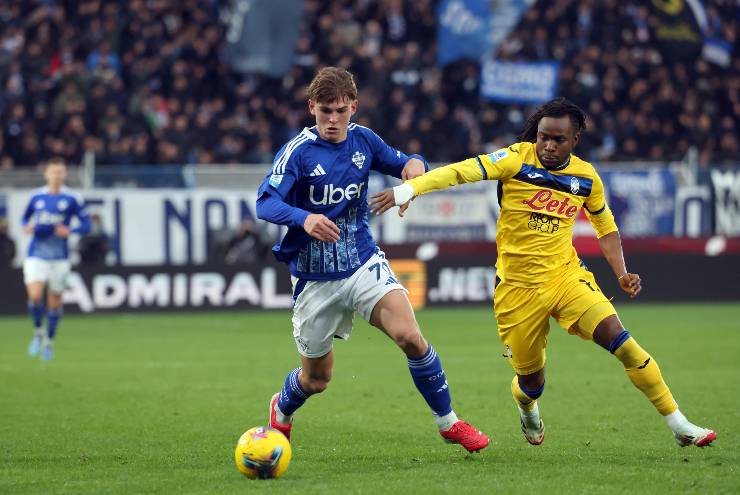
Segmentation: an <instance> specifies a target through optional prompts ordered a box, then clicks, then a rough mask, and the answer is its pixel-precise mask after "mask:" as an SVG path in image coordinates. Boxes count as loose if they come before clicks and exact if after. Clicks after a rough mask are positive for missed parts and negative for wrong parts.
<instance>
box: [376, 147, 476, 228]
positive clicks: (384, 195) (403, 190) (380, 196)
mask: <svg viewBox="0 0 740 495" xmlns="http://www.w3.org/2000/svg"><path fill="white" fill-rule="evenodd" d="M404 170H405V169H404ZM486 178H488V177H487V174H486V170H485V168H484V167H483V165H482V164H481V161H480V158H477V157H476V158H470V159H468V160H464V161H462V162H457V163H453V164H450V165H447V166H445V167H440V168H438V169H436V170H432V171H431V172H427V173H426V174H424V175H421V176H419V177H416V178H413V177H409V179H410V180H409V181H407V182H404V183H403V184H401V185H400V186H396V187H394V188H392V189H386V190H385V191H382V192H379V193H376V194H374V195H373V196H372V197H371V198H370V211H371V212H372V213H375V214H376V215H381V214H382V213H384V212H386V211H388V210H389V209H391V208H392V207H394V206H401V209H400V210H399V212H398V214H399V215H400V216H403V213H404V212H405V211H406V209H407V208H408V206H409V201H411V200H412V199H413V198H414V197H416V196H419V195H421V194H425V193H428V192H431V191H437V190H440V189H447V188H448V187H453V186H456V185H458V184H465V183H468V182H477V181H479V180H483V179H486Z"/></svg>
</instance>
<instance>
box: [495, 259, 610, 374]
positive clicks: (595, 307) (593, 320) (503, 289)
mask: <svg viewBox="0 0 740 495" xmlns="http://www.w3.org/2000/svg"><path fill="white" fill-rule="evenodd" d="M571 264H572V265H573V266H568V267H566V270H565V271H564V272H563V274H561V275H559V276H558V277H556V278H554V279H552V280H550V281H548V282H546V283H545V284H543V285H541V286H540V287H536V288H529V289H527V288H522V287H515V286H513V285H511V284H508V283H506V282H501V283H499V284H498V285H497V286H496V289H495V291H494V296H493V301H494V303H493V304H494V311H495V313H496V323H497V324H498V335H499V338H500V339H501V342H502V343H503V344H504V351H505V354H504V356H505V357H507V358H508V360H509V363H510V364H511V366H512V367H513V368H514V370H515V371H516V373H517V374H519V375H530V374H532V373H535V372H537V371H539V370H541V369H542V368H543V367H544V366H545V347H546V346H547V334H548V333H549V332H550V323H549V319H550V316H552V317H553V318H555V320H557V322H558V323H559V324H560V326H562V327H563V328H566V329H568V332H569V333H571V334H575V335H578V336H579V337H581V338H583V339H586V340H592V339H593V333H594V330H595V329H596V326H597V325H598V324H599V323H601V321H602V320H603V319H604V318H606V317H607V316H610V315H613V314H616V313H617V312H616V310H615V309H614V306H612V304H611V303H610V302H609V300H608V299H607V298H606V296H604V294H603V293H602V292H601V289H600V288H599V286H598V285H597V284H596V280H595V279H594V276H593V274H592V273H591V272H590V271H588V270H587V269H586V268H585V267H584V266H583V265H579V264H578V262H576V261H574V262H571Z"/></svg>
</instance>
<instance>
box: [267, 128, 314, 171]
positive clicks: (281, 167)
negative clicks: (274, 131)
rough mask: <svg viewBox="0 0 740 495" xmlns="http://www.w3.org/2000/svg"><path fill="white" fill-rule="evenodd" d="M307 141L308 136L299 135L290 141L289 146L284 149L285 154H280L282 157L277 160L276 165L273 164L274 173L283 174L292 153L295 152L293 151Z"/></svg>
mask: <svg viewBox="0 0 740 495" xmlns="http://www.w3.org/2000/svg"><path fill="white" fill-rule="evenodd" d="M306 141H308V138H307V137H304V136H299V137H298V138H296V139H294V140H293V141H291V142H290V143H288V146H286V147H285V151H283V154H282V155H280V158H278V159H277V160H275V165H273V167H272V173H273V174H277V175H280V174H283V173H284V172H285V164H286V163H288V159H289V158H290V155H291V154H293V151H294V150H295V149H296V148H297V147H298V146H299V145H301V144H303V143H305V142H306Z"/></svg>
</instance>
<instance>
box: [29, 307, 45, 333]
mask: <svg viewBox="0 0 740 495" xmlns="http://www.w3.org/2000/svg"><path fill="white" fill-rule="evenodd" d="M28 314H29V315H31V319H32V320H33V327H34V328H35V329H36V330H38V329H39V328H41V323H42V321H43V320H44V305H43V304H41V303H38V304H37V303H31V302H29V303H28Z"/></svg>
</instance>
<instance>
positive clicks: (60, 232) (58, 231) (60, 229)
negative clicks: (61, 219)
mask: <svg viewBox="0 0 740 495" xmlns="http://www.w3.org/2000/svg"><path fill="white" fill-rule="evenodd" d="M70 232H71V231H70V230H69V227H67V226H66V225H63V224H61V223H60V224H57V225H55V226H54V235H55V236H57V237H69V233H70Z"/></svg>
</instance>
